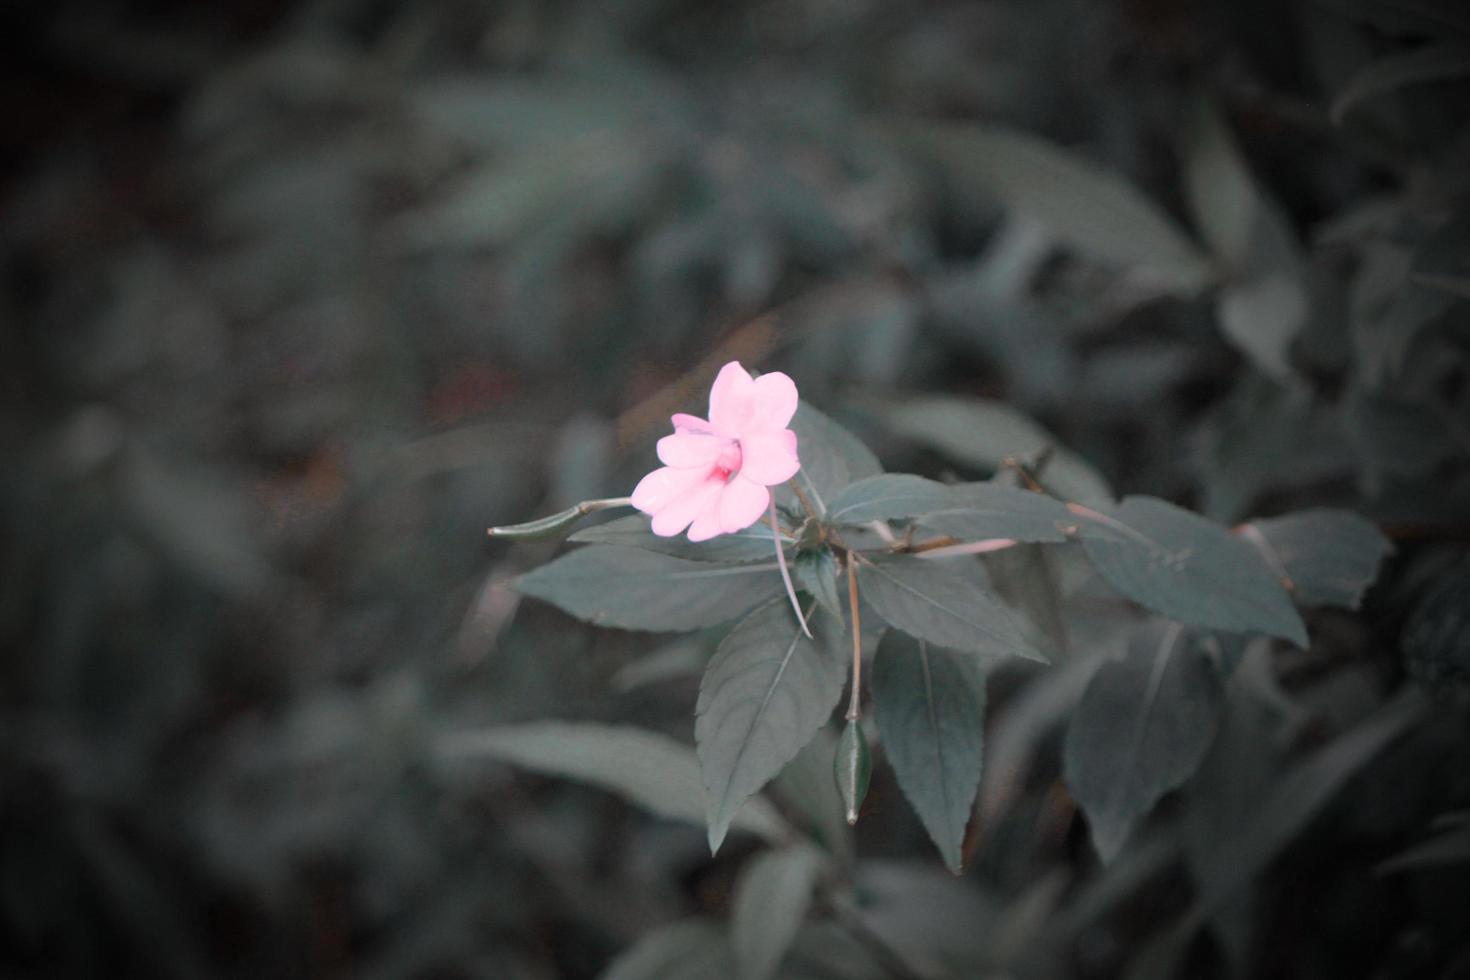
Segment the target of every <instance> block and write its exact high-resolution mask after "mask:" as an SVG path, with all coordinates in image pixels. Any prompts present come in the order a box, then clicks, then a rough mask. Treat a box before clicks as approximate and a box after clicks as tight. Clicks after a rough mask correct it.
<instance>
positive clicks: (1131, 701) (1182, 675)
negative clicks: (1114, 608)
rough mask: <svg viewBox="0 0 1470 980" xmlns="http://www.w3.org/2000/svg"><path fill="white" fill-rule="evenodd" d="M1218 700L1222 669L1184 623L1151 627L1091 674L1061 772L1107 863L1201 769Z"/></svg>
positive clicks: (1215, 720) (1070, 731)
mask: <svg viewBox="0 0 1470 980" xmlns="http://www.w3.org/2000/svg"><path fill="white" fill-rule="evenodd" d="M1221 703H1222V691H1221V685H1220V680H1219V675H1218V674H1217V673H1216V671H1215V669H1214V667H1213V666H1212V665H1211V664H1210V662H1209V660H1208V658H1207V657H1206V656H1205V655H1204V654H1203V652H1201V651H1200V650H1199V649H1198V648H1196V647H1195V646H1194V645H1193V644H1192V643H1190V642H1188V638H1187V637H1186V636H1185V635H1184V629H1183V627H1182V626H1180V625H1179V624H1177V623H1175V624H1170V625H1168V626H1165V627H1162V628H1158V629H1153V630H1148V631H1145V634H1144V636H1141V637H1139V638H1137V640H1136V642H1134V643H1133V644H1130V647H1129V650H1128V653H1127V654H1126V655H1125V656H1124V658H1123V659H1122V660H1121V661H1115V662H1113V663H1109V664H1105V665H1104V666H1103V667H1102V669H1100V670H1099V671H1098V672H1097V673H1096V674H1095V675H1093V678H1092V682H1091V683H1090V684H1088V686H1087V691H1086V692H1085V693H1084V694H1083V695H1082V702H1081V703H1080V704H1079V705H1078V706H1077V710H1076V713H1075V714H1073V716H1072V722H1071V724H1070V725H1069V726H1068V728H1067V739H1066V744H1065V747H1064V750H1063V758H1062V778H1063V779H1065V780H1066V783H1067V788H1068V789H1070V790H1071V792H1072V796H1073V797H1074V798H1075V799H1076V800H1077V803H1078V805H1080V806H1081V807H1082V810H1083V812H1084V813H1086V814H1087V822H1088V825H1089V827H1090V828H1091V830H1092V840H1093V843H1094V844H1095V845H1096V846H1097V850H1098V853H1099V854H1100V855H1101V856H1102V858H1103V860H1104V861H1111V860H1112V859H1113V858H1114V857H1115V856H1117V853H1118V851H1119V850H1120V849H1121V848H1122V846H1123V843H1124V842H1125V841H1126V840H1127V839H1128V836H1129V834H1130V833H1131V832H1132V830H1133V827H1134V825H1135V824H1136V823H1137V822H1138V820H1139V819H1140V818H1141V817H1143V816H1144V815H1145V814H1147V813H1148V812H1149V810H1151V809H1153V806H1154V804H1155V803H1157V802H1158V801H1159V799H1160V798H1161V797H1162V796H1163V795H1164V794H1165V793H1167V792H1169V791H1170V790H1172V789H1176V788H1177V787H1179V786H1181V785H1182V784H1183V783H1184V781H1185V780H1187V779H1188V778H1189V777H1190V776H1192V775H1193V774H1194V771H1195V770H1196V769H1197V768H1199V764H1200V762H1201V761H1202V760H1203V759H1204V756H1205V753H1206V751H1208V749H1209V747H1210V741H1211V739H1212V738H1213V737H1214V733H1215V726H1216V724H1217V723H1218V721H1219V717H1220V709H1221Z"/></svg>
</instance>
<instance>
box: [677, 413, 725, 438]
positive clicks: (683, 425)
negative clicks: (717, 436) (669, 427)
mask: <svg viewBox="0 0 1470 980" xmlns="http://www.w3.org/2000/svg"><path fill="white" fill-rule="evenodd" d="M669 421H670V422H672V423H674V431H675V432H692V433H694V434H695V435H710V434H712V433H713V432H714V431H715V427H714V426H712V425H710V424H709V423H708V422H706V421H705V420H704V419H702V418H700V417H699V416H698V415H688V414H686V413H684V412H675V413H674V414H673V415H671V416H669Z"/></svg>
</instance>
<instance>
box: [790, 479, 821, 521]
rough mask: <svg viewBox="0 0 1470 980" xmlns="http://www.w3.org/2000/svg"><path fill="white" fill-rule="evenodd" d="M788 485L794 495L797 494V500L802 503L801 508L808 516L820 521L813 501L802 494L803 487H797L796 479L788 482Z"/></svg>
mask: <svg viewBox="0 0 1470 980" xmlns="http://www.w3.org/2000/svg"><path fill="white" fill-rule="evenodd" d="M786 485H787V486H788V487H790V488H791V492H792V493H794V494H796V499H797V500H799V501H801V506H802V509H803V510H805V511H806V516H807V517H810V518H811V519H812V520H814V521H815V520H818V519H820V515H818V514H817V509H816V508H815V507H813V506H812V502H811V500H810V499H808V497H807V495H806V494H805V493H803V492H802V489H801V487H799V486H797V485H796V480H795V479H794V478H793V479H790V480H787V481H786Z"/></svg>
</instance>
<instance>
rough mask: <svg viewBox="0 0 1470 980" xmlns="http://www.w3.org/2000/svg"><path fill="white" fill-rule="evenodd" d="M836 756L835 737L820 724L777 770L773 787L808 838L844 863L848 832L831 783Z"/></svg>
mask: <svg viewBox="0 0 1470 980" xmlns="http://www.w3.org/2000/svg"><path fill="white" fill-rule="evenodd" d="M836 755H837V736H836V735H834V734H833V733H832V729H831V727H829V726H826V725H824V726H822V727H821V728H819V729H817V734H816V735H815V736H813V738H812V740H811V741H810V742H808V743H806V746H805V747H804V748H803V749H802V750H801V751H800V752H798V753H797V754H796V758H794V759H792V760H791V761H790V762H789V763H788V764H787V765H786V768H784V769H782V770H781V775H780V776H778V777H776V782H775V783H774V784H773V785H774V786H775V789H776V792H777V794H778V795H779V796H780V797H781V799H782V800H783V801H784V802H786V803H787V804H789V805H790V806H791V807H792V808H793V809H794V810H797V811H799V812H800V813H801V814H802V815H803V816H804V817H806V824H805V828H806V829H807V830H809V831H810V833H811V834H812V836H813V837H815V838H816V839H817V840H819V841H820V842H821V843H822V845H823V846H824V847H826V848H827V850H828V851H829V852H831V853H832V854H834V855H836V856H838V857H839V858H843V859H844V860H845V859H847V858H848V857H849V856H850V855H851V853H852V832H851V831H849V830H848V829H847V819H846V813H845V811H844V807H843V804H842V797H841V795H840V794H839V793H838V791H837V786H836V784H835V783H833V781H832V760H833V759H834V758H836Z"/></svg>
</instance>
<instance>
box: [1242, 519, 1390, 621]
mask: <svg viewBox="0 0 1470 980" xmlns="http://www.w3.org/2000/svg"><path fill="white" fill-rule="evenodd" d="M1240 533H1241V536H1242V537H1244V538H1245V539H1246V540H1247V541H1249V542H1251V543H1252V544H1254V545H1256V546H1258V547H1259V548H1260V549H1261V551H1262V553H1263V554H1264V555H1265V556H1266V561H1267V563H1268V564H1270V565H1271V566H1272V567H1273V568H1275V569H1276V570H1277V571H1278V572H1279V573H1280V574H1281V575H1284V576H1286V577H1287V578H1288V579H1290V580H1291V583H1292V586H1293V592H1292V595H1293V597H1294V598H1295V599H1296V601H1297V602H1299V603H1301V604H1303V605H1307V606H1342V607H1343V608H1346V609H1356V608H1358V604H1359V602H1361V601H1362V598H1363V593H1364V592H1366V591H1367V590H1368V586H1370V585H1372V584H1373V580H1374V579H1375V578H1377V577H1378V566H1379V564H1380V563H1382V561H1383V559H1384V558H1386V557H1387V556H1388V555H1389V553H1390V552H1392V551H1393V545H1391V544H1389V541H1388V539H1387V538H1386V537H1384V536H1383V532H1381V531H1379V530H1378V528H1377V526H1376V525H1374V524H1373V522H1372V521H1369V520H1367V519H1366V518H1364V517H1361V516H1359V515H1358V514H1355V513H1353V512H1352V511H1347V510H1306V511H1300V512H1298V513H1295V514H1287V515H1286V516H1284V517H1273V518H1270V519H1268V520H1263V521H1252V522H1251V523H1249V524H1246V525H1244V526H1243V527H1242V528H1241V529H1240Z"/></svg>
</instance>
